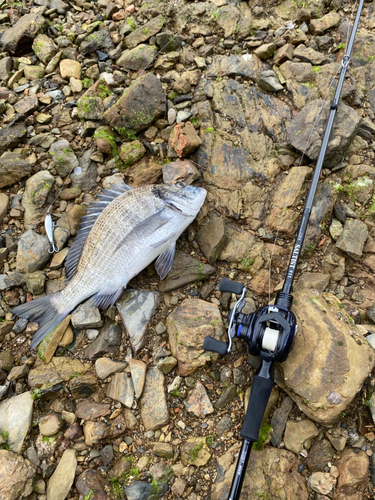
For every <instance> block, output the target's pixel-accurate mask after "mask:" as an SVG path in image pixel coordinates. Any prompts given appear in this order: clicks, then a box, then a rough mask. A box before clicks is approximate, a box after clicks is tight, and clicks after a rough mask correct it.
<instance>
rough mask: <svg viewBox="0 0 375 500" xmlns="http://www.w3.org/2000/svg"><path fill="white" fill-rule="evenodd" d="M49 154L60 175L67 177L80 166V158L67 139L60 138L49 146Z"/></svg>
mask: <svg viewBox="0 0 375 500" xmlns="http://www.w3.org/2000/svg"><path fill="white" fill-rule="evenodd" d="M49 154H50V155H51V156H52V159H53V161H54V163H55V165H56V170H57V172H58V174H59V176H60V177H62V178H64V177H66V176H67V175H68V174H69V173H70V172H71V171H72V170H73V169H75V168H76V167H78V159H77V157H76V155H75V153H74V151H73V149H72V147H71V145H70V142H69V141H67V140H66V139H60V140H59V141H56V142H54V143H53V144H52V146H51V147H50V148H49Z"/></svg>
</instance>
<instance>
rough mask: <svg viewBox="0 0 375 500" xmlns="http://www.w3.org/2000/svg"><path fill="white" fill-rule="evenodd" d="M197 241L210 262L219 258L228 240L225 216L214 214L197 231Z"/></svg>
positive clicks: (212, 262)
mask: <svg viewBox="0 0 375 500" xmlns="http://www.w3.org/2000/svg"><path fill="white" fill-rule="evenodd" d="M197 242H198V245H199V247H200V249H201V250H202V252H203V253H204V255H205V256H206V258H207V260H208V262H209V263H210V264H214V263H215V261H216V260H217V259H218V257H219V255H220V253H221V251H222V249H223V248H224V246H225V245H226V243H227V242H228V236H227V230H226V224H225V220H224V218H223V217H218V216H213V217H211V218H210V219H209V220H208V221H207V222H206V223H205V224H204V226H202V227H201V228H200V229H199V231H198V233H197Z"/></svg>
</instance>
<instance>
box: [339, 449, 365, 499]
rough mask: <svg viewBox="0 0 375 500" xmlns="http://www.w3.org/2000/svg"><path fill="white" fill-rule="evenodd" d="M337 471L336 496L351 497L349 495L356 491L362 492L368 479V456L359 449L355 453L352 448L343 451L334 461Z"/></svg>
mask: <svg viewBox="0 0 375 500" xmlns="http://www.w3.org/2000/svg"><path fill="white" fill-rule="evenodd" d="M336 466H337V468H338V471H339V478H338V481H337V498H338V500H344V499H345V498H351V497H350V495H352V494H354V492H356V491H360V492H362V491H363V490H364V488H365V486H366V484H367V481H368V472H369V458H368V456H367V455H366V453H365V452H364V451H362V450H359V452H358V453H355V451H354V450H353V449H350V448H348V449H346V450H344V451H343V453H342V455H341V457H340V459H339V460H338V461H337V462H336Z"/></svg>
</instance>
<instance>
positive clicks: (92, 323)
mask: <svg viewBox="0 0 375 500" xmlns="http://www.w3.org/2000/svg"><path fill="white" fill-rule="evenodd" d="M71 320H72V325H73V327H74V328H77V329H78V330H82V329H84V328H100V327H102V326H103V321H102V317H101V315H100V311H99V309H98V308H97V307H95V306H94V305H92V303H90V301H89V300H88V301H86V302H84V303H83V304H81V305H79V306H78V307H77V309H75V311H74V312H73V314H72V317H71Z"/></svg>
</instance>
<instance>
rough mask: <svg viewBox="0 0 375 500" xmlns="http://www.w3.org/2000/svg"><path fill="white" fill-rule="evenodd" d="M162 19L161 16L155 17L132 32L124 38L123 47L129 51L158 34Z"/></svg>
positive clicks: (162, 22)
mask: <svg viewBox="0 0 375 500" xmlns="http://www.w3.org/2000/svg"><path fill="white" fill-rule="evenodd" d="M163 24H164V19H163V17H162V16H157V17H154V18H153V19H151V21H148V22H147V23H145V24H144V25H143V26H141V27H140V28H138V29H136V30H134V31H133V32H132V33H130V35H128V36H127V37H126V38H125V45H126V46H127V47H128V48H129V49H133V48H134V47H136V46H137V45H139V44H140V43H142V42H145V41H146V40H148V39H149V38H150V37H152V36H154V35H156V34H157V33H159V31H160V30H161V28H162V27H163Z"/></svg>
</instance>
